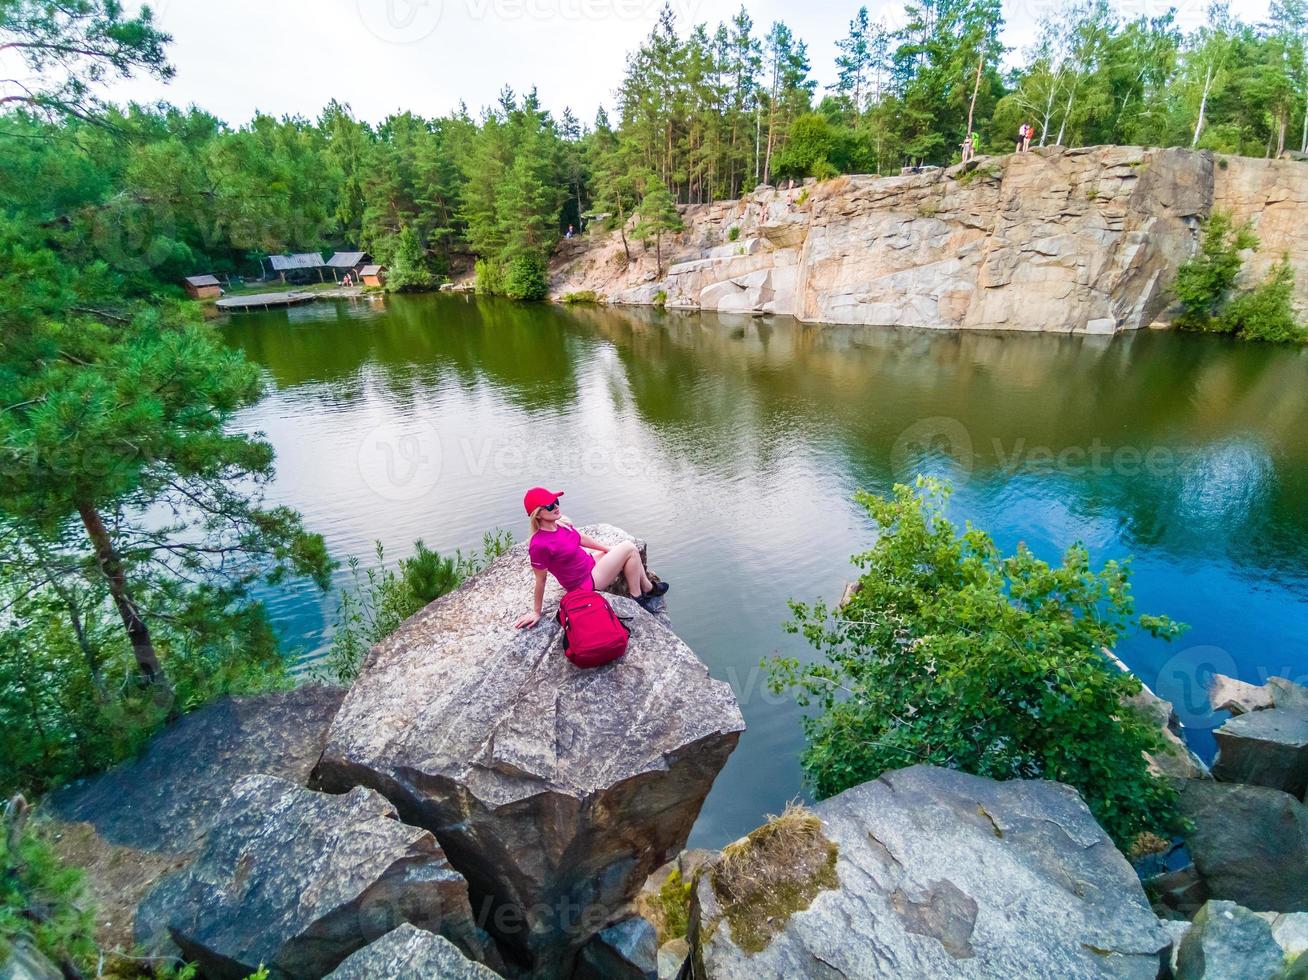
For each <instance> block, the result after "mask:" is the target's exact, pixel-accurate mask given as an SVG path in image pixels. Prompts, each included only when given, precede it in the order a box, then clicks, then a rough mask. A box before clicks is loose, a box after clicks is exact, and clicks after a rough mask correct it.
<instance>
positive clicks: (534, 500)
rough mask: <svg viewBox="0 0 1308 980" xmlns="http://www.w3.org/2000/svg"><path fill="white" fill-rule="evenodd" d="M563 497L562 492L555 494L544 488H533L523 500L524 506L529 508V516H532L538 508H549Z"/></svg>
mask: <svg viewBox="0 0 1308 980" xmlns="http://www.w3.org/2000/svg"><path fill="white" fill-rule="evenodd" d="M562 496H563V491H562V490H559V491H558V492H555V491H553V490H546V489H545V488H544V487H532V488H531V489H530V490H528V491H527V495H526V496H525V497H523V498H522V506H524V507H526V508H527V514H528V515H530V514H531V512H532V511H534V510H535V509H536V508H537V507H548V506H549V505H550V504H552V503H554V501H556V500H558V499H559V498H560V497H562Z"/></svg>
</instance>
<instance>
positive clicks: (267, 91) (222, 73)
mask: <svg viewBox="0 0 1308 980" xmlns="http://www.w3.org/2000/svg"><path fill="white" fill-rule="evenodd" d="M663 2H664V0H223V2H222V3H212V2H204V0H157V2H155V3H152V4H151V5H150V6H151V8H152V9H153V10H154V11H155V15H156V18H157V20H158V22H159V23H160V24H161V26H162V27H163V29H164V30H166V31H167V32H168V33H170V34H172V35H173V38H174V41H173V44H172V45H171V47H170V48H169V55H170V58H171V60H172V63H173V64H174V66H175V67H176V69H177V75H176V77H175V78H174V79H173V80H172V82H171V83H168V84H164V83H161V82H157V81H155V80H153V79H139V78H138V79H130V80H127V81H122V82H116V83H114V84H112V85H111V86H109V88H108V91H107V94H108V96H109V97H110V98H111V99H113V100H115V101H120V102H126V101H129V100H135V101H142V102H150V101H155V100H158V99H163V100H166V101H168V102H172V103H174V104H177V105H183V106H185V105H189V104H195V105H198V106H201V107H202V108H205V109H207V110H209V111H210V112H212V113H214V114H215V115H217V116H218V117H219V118H221V119H224V120H226V121H227V122H229V123H232V124H239V123H242V122H245V121H246V120H248V119H249V118H250V117H251V116H252V115H253V114H254V112H255V110H256V109H257V110H260V111H263V112H267V113H271V114H273V115H276V116H281V115H287V114H289V115H301V116H305V117H309V118H314V117H316V116H317V114H318V112H319V110H321V108H322V107H323V106H324V105H325V104H326V103H327V102H328V100H330V99H332V98H335V99H338V100H340V101H342V102H347V103H349V104H350V105H351V107H352V108H353V109H354V112H355V114H356V115H357V116H359V117H360V118H362V119H366V120H369V121H372V122H376V121H379V120H381V119H382V118H384V117H385V116H386V115H387V114H389V113H391V112H394V111H396V110H405V109H407V110H411V111H413V112H417V113H419V114H422V115H426V116H435V115H441V114H444V113H447V112H450V111H451V110H453V109H454V108H455V107H456V106H457V105H458V103H459V102H460V100H462V101H464V102H466V103H467V105H468V107H469V108H470V110H472V112H473V113H474V114H476V112H477V111H478V110H479V109H480V108H481V107H483V106H486V105H490V104H492V103H494V101H495V100H496V98H497V96H498V94H499V92H500V90H501V89H502V88H503V86H504V85H506V84H507V85H509V86H510V87H512V88H513V89H514V90H515V91H516V92H519V93H521V92H524V91H526V90H527V89H529V88H530V87H531V86H533V85H535V86H536V88H537V91H538V92H539V94H540V97H541V101H542V103H543V104H544V105H545V107H547V108H548V109H550V110H551V111H552V112H554V113H555V115H556V117H557V115H558V114H559V113H561V112H562V110H563V107H564V106H568V107H571V108H572V110H573V111H574V112H575V113H576V114H577V116H578V117H579V118H580V119H581V120H583V121H584V122H586V123H589V122H590V121H591V120H593V119H594V117H595V111H596V109H597V108H598V107H599V106H600V105H601V104H603V105H605V106H607V107H609V108H612V106H613V103H614V94H613V93H614V90H615V89H616V87H617V86H618V84H619V82H620V81H621V78H622V73H623V68H624V66H625V63H626V58H627V54H628V52H630V51H632V50H634V49H635V48H636V47H637V46H638V45H639V44H640V42H641V40H642V38H644V37H645V36H646V35H648V33H649V31H650V29H651V28H652V27H653V26H654V22H655V20H656V19H657V17H658V13H659V10H660V8H661V7H662V5H663ZM669 2H670V3H671V5H672V9H673V11H674V12H675V14H676V15H677V22H678V24H679V26H680V27H681V29H682V32H683V34H684V32H685V30H686V29H687V28H688V26H689V25H691V24H693V23H698V22H701V21H702V22H707V23H708V24H709V25H710V26H712V25H716V24H717V23H718V22H719V21H723V20H727V19H729V18H730V17H731V16H732V15H733V14H734V12H735V11H736V10H738V9H739V7H740V0H669ZM1110 2H1112V4H1113V6H1115V7H1116V8H1117V9H1118V10H1119V11H1120V12H1121V14H1122V15H1123V16H1124V17H1136V16H1139V15H1141V14H1145V15H1149V16H1157V15H1159V14H1161V13H1163V12H1165V11H1166V10H1167V8H1168V7H1169V6H1176V7H1177V9H1178V15H1177V19H1178V23H1179V24H1180V25H1181V26H1182V27H1183V28H1184V29H1185V30H1187V31H1188V30H1192V29H1194V28H1195V27H1197V26H1199V25H1200V23H1201V22H1202V20H1203V10H1204V8H1205V7H1206V5H1207V0H1172V2H1171V3H1169V2H1167V0H1110ZM127 6H128V8H129V9H132V7H133V6H134V5H133V4H130V3H129V4H127ZM135 6H139V4H136V5H135ZM745 6H746V8H747V9H748V10H749V13H750V16H751V17H753V19H754V22H755V24H756V25H757V28H756V29H757V32H758V33H760V34H761V33H763V32H764V31H766V28H767V25H769V24H771V23H772V21H774V20H778V19H779V20H784V21H785V22H786V23H787V24H788V25H789V26H790V27H791V29H792V30H793V31H794V32H795V33H796V34H797V35H798V36H799V37H800V38H801V39H803V40H804V41H806V42H807V43H808V50H809V60H810V62H811V63H812V66H813V74H814V77H816V78H817V79H818V81H819V84H820V87H822V86H825V85H827V84H828V83H830V82H832V81H833V80H834V77H835V68H834V59H835V56H836V47H835V42H836V40H837V39H839V38H840V37H842V36H844V34H845V33H846V31H847V29H848V25H849V21H850V19H851V18H852V17H853V16H854V14H855V12H856V11H857V9H858V6H859V3H858V2H857V0H847V2H839V3H834V2H830V0H807V2H801V3H794V2H793V0H792V2H784V0H748V2H746V4H745ZM867 6H868V9H869V13H870V15H871V17H872V18H873V19H874V20H875V19H878V18H881V19H883V20H884V21H885V22H886V23H887V24H889V25H894V24H897V23H899V22H902V17H903V13H902V11H903V2H902V0H872V2H869V3H868V4H867ZM1058 6H1059V2H1058V0H1004V5H1003V8H1004V19H1005V22H1006V27H1005V30H1004V34H1003V39H1004V42H1005V44H1006V45H1008V46H1009V47H1011V48H1013V49H1014V50H1015V51H1021V50H1022V49H1023V48H1025V47H1026V46H1027V45H1029V44H1031V42H1032V41H1033V40H1034V38H1035V33H1036V24H1037V23H1038V21H1039V20H1040V18H1041V17H1042V16H1044V15H1045V14H1047V13H1049V12H1053V11H1055V10H1056V9H1057V7H1058ZM1231 6H1232V8H1233V10H1235V11H1238V12H1239V14H1240V15H1241V16H1242V17H1243V18H1245V19H1246V20H1250V21H1257V20H1259V19H1261V18H1262V17H1263V16H1265V14H1266V11H1267V0H1237V2H1234V3H1232V4H1231Z"/></svg>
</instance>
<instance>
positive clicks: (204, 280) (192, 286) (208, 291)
mask: <svg viewBox="0 0 1308 980" xmlns="http://www.w3.org/2000/svg"><path fill="white" fill-rule="evenodd" d="M182 285H184V286H185V287H186V295H187V296H189V297H191V299H217V298H218V297H219V296H221V295H222V294H223V287H222V283H220V282H219V281H218V280H217V279H216V278H215V277H214V276H187V277H186V278H185V279H183V280H182Z"/></svg>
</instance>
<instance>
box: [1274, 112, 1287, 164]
mask: <svg viewBox="0 0 1308 980" xmlns="http://www.w3.org/2000/svg"><path fill="white" fill-rule="evenodd" d="M1289 125H1290V114H1289V113H1288V112H1286V111H1285V109H1282V110H1281V111H1280V112H1279V113H1278V114H1277V120H1276V156H1277V158H1278V159H1279V158H1280V156H1281V154H1282V153H1284V152H1285V130H1286V128H1287V127H1288V126H1289Z"/></svg>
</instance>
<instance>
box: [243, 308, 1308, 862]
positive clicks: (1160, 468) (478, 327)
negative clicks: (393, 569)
mask: <svg viewBox="0 0 1308 980" xmlns="http://www.w3.org/2000/svg"><path fill="white" fill-rule="evenodd" d="M222 329H223V331H224V334H225V336H226V338H227V339H228V341H229V342H230V343H231V344H233V345H235V346H239V347H241V348H242V349H244V350H245V351H246V353H247V354H248V355H249V357H250V358H251V359H252V360H254V361H255V362H256V363H258V364H260V365H262V367H263V368H264V370H265V371H266V372H267V377H268V382H269V388H268V395H267V397H266V398H265V399H264V400H263V401H262V402H261V403H260V404H259V405H258V406H256V407H255V408H253V409H252V410H250V411H249V412H247V413H246V414H245V415H244V416H243V417H242V419H241V423H240V424H241V425H242V426H243V427H245V428H248V429H250V430H259V431H262V432H264V433H266V435H267V437H268V439H269V440H270V441H271V442H272V444H273V445H274V447H275V448H276V450H277V454H278V476H277V479H276V481H275V484H274V485H273V487H272V488H271V496H272V498H273V499H274V500H276V501H277V502H284V503H287V504H290V505H292V506H294V507H296V508H298V509H299V510H300V511H301V512H302V513H303V514H304V516H305V519H306V521H307V522H308V524H309V525H310V526H311V527H313V528H314V529H315V530H318V531H321V532H322V533H323V534H324V535H325V536H326V538H327V542H328V546H329V548H330V549H331V552H332V554H333V555H334V556H335V557H337V558H341V559H344V558H345V557H347V556H350V555H357V556H359V557H360V558H361V559H362V560H363V561H364V563H365V565H366V564H367V563H369V562H371V561H372V560H373V547H374V545H373V543H374V541H376V540H380V541H382V542H383V544H384V545H385V548H386V551H387V554H388V556H393V557H401V556H403V555H406V554H408V553H409V551H410V550H411V547H412V542H413V541H414V539H415V538H418V537H421V538H423V539H424V540H425V541H426V543H427V544H428V545H430V546H432V547H434V548H437V549H440V550H446V549H449V550H452V549H454V548H456V547H462V548H465V549H467V548H468V547H470V546H474V545H476V544H478V543H479V541H480V538H481V535H482V533H483V532H484V531H485V530H487V529H490V528H493V527H505V528H509V529H511V530H513V531H514V532H515V534H516V535H517V536H518V537H519V539H521V538H522V537H524V536H525V533H526V527H525V521H524V519H523V515H522V510H521V499H522V491H523V489H525V488H526V487H527V486H531V485H535V484H544V485H546V486H549V487H551V488H554V489H563V490H565V491H566V497H565V505H566V506H565V508H564V510H565V512H566V513H567V514H568V516H569V517H571V518H572V519H574V520H576V521H578V522H594V521H607V522H609V523H613V524H617V525H619V526H621V527H623V528H625V529H627V530H629V531H631V532H632V533H635V534H637V535H639V536H641V537H644V538H646V539H647V540H648V542H649V557H650V565H651V567H652V568H653V569H654V570H655V571H656V572H658V573H659V574H660V575H661V576H663V577H664V578H666V579H668V580H669V581H671V582H672V583H673V590H672V592H671V593H670V595H669V611H670V614H671V617H672V622H673V625H674V626H675V627H676V629H677V631H678V632H679V633H680V635H681V636H682V637H683V638H684V639H685V640H686V642H687V643H689V644H690V646H691V647H692V648H693V649H694V650H695V651H696V653H698V654H699V656H700V657H701V658H702V659H703V660H704V661H705V663H707V664H708V666H709V669H710V670H711V672H712V673H713V675H714V676H716V677H719V678H722V679H724V680H727V681H729V682H730V683H732V684H733V686H734V687H735V689H736V693H737V697H738V698H739V699H740V701H741V706H742V709H743V711H744V714H745V720H746V722H747V724H748V726H749V730H748V731H747V732H746V734H745V735H744V736H743V738H742V739H741V742H740V746H739V748H738V749H737V751H736V753H735V755H734V756H733V757H732V759H731V761H730V763H729V764H728V765H727V768H726V769H725V770H724V771H723V773H722V775H721V777H720V778H719V779H718V782H717V784H716V786H715V787H714V790H713V793H712V794H711V796H710V797H709V799H708V801H707V803H706V804H705V807H704V811H703V814H702V816H701V818H700V821H699V824H698V825H697V827H696V829H695V833H694V836H693V838H692V843H694V844H696V845H716V844H721V843H723V842H725V841H728V840H730V839H732V838H734V837H736V836H738V835H740V834H741V833H743V832H745V831H747V830H749V829H751V828H752V827H754V826H756V825H757V824H758V822H759V821H760V818H761V817H762V816H763V814H765V813H768V812H772V813H775V812H779V810H780V808H781V807H783V806H784V805H785V803H786V801H787V800H788V799H790V798H793V797H796V796H800V795H802V794H803V787H802V780H801V773H800V770H799V765H798V761H797V754H798V751H799V749H800V747H801V734H800V729H799V711H798V709H797V708H796V707H795V706H794V705H793V704H792V703H791V702H790V701H789V700H788V699H786V698H784V697H778V696H773V695H771V694H769V693H768V692H767V691H766V688H765V686H764V683H763V680H764V674H763V672H762V671H761V670H760V669H759V666H758V664H759V661H760V660H761V659H762V658H764V657H766V656H769V655H770V654H773V653H778V652H780V653H785V654H788V655H797V656H801V657H802V656H806V655H807V649H806V647H805V646H804V644H803V642H802V640H799V639H797V638H795V637H792V636H790V635H788V634H786V633H785V632H784V631H783V629H782V623H783V622H784V620H785V619H786V616H787V607H786V601H787V599H789V598H792V597H794V598H801V599H810V598H815V597H819V596H821V597H826V598H828V599H834V598H836V597H838V596H839V594H840V591H841V589H842V587H843V585H844V584H845V582H846V581H848V580H849V579H850V578H851V577H852V570H851V568H850V566H849V562H848V558H849V555H851V554H852V553H854V552H855V551H857V550H861V549H862V548H864V547H865V546H866V545H867V544H868V543H869V541H870V540H871V536H872V529H871V527H870V526H869V524H868V522H867V520H866V518H865V517H864V516H863V515H862V514H861V513H860V511H859V508H858V507H857V506H856V505H855V504H854V503H853V502H852V500H851V497H852V495H853V493H854V491H855V490H856V489H867V490H872V491H879V492H885V491H887V490H888V489H889V488H890V486H891V485H892V484H893V483H894V482H896V481H901V482H902V481H907V480H911V479H912V477H913V475H914V474H916V473H917V472H929V473H934V474H937V475H940V476H943V477H946V478H948V479H950V480H951V481H952V482H953V483H954V484H955V487H956V493H955V495H954V498H953V500H952V502H951V513H952V514H953V516H954V517H956V518H957V519H958V520H959V521H962V520H971V521H973V522H974V523H976V524H978V525H979V526H981V527H984V528H986V529H988V530H989V531H990V532H991V533H992V534H993V535H994V536H995V538H996V540H997V541H998V542H999V544H1000V545H1001V547H1004V548H1011V547H1012V546H1014V545H1015V544H1016V543H1017V542H1018V541H1025V542H1026V543H1027V544H1028V545H1030V546H1031V547H1032V548H1033V549H1034V550H1035V551H1036V552H1037V553H1038V554H1040V555H1041V556H1042V557H1045V558H1049V559H1054V558H1056V557H1057V555H1058V553H1059V552H1060V551H1061V549H1063V548H1065V547H1066V546H1067V545H1069V544H1071V543H1072V542H1074V541H1077V540H1080V541H1083V542H1084V543H1085V544H1086V545H1088V546H1089V548H1090V549H1091V553H1092V556H1093V558H1094V560H1095V561H1096V562H1102V561H1104V560H1106V559H1108V558H1122V557H1124V556H1127V555H1133V556H1134V558H1135V563H1134V569H1135V577H1134V581H1135V592H1136V596H1137V599H1138V605H1139V608H1140V609H1141V610H1143V611H1146V612H1153V613H1167V614H1169V615H1171V616H1173V617H1174V618H1176V619H1179V620H1182V621H1184V622H1186V623H1189V624H1190V626H1191V629H1190V631H1189V632H1188V633H1187V634H1186V635H1185V636H1184V637H1183V638H1182V639H1181V640H1179V641H1177V642H1175V643H1173V644H1171V645H1167V644H1163V643H1160V642H1157V641H1153V640H1150V639H1148V638H1147V637H1143V636H1137V637H1132V638H1131V639H1130V640H1128V641H1127V642H1126V643H1125V644H1124V645H1123V647H1122V648H1121V649H1120V650H1119V651H1118V652H1119V653H1120V655H1121V656H1122V657H1123V659H1125V660H1126V661H1127V662H1128V663H1129V664H1130V665H1131V667H1132V668H1133V669H1134V670H1136V671H1137V672H1138V673H1139V674H1140V675H1141V677H1142V678H1143V679H1144V680H1145V681H1146V682H1147V683H1149V684H1150V685H1151V686H1154V687H1155V688H1157V689H1159V690H1160V692H1161V693H1163V694H1164V695H1165V696H1167V697H1170V698H1172V699H1173V700H1175V701H1176V702H1177V705H1178V709H1179V710H1180V711H1181V713H1182V715H1183V717H1184V718H1185V720H1186V721H1187V722H1188V723H1189V724H1190V725H1191V726H1192V727H1191V738H1192V741H1193V743H1194V744H1195V745H1196V746H1197V747H1198V748H1199V750H1200V751H1201V752H1210V751H1211V744H1212V742H1211V734H1210V729H1211V727H1212V726H1213V724H1214V723H1215V719H1213V718H1212V716H1211V715H1209V714H1208V713H1207V711H1206V708H1205V704H1204V700H1203V697H1202V685H1203V682H1204V680H1205V678H1206V677H1207V675H1208V674H1209V673H1211V671H1212V670H1214V669H1215V670H1218V671H1220V672H1222V673H1228V674H1238V675H1239V676H1241V677H1243V678H1245V679H1246V680H1250V681H1261V680H1263V679H1264V678H1265V677H1266V676H1269V675H1272V674H1280V675H1285V676H1290V677H1295V678H1299V679H1301V680H1302V679H1304V678H1305V675H1308V638H1305V625H1308V438H1306V433H1308V352H1304V351H1301V350H1294V349H1286V348H1272V347H1258V346H1251V345H1242V344H1238V343H1233V342H1230V341H1227V340H1225V339H1222V338H1213V337H1198V336H1188V335H1177V334H1169V333H1152V332H1150V333H1140V334H1135V335H1126V336H1122V337H1118V338H1090V337H1076V338H1073V337H1061V336H1043V335H1041V336H1029V335H1013V334H1010V335H993V334H990V335H979V334H953V333H937V332H932V331H920V330H905V329H891V328H864V327H858V328H847V327H830V326H806V325H802V324H799V323H796V322H794V321H792V320H789V319H784V318H783V319H773V318H766V319H751V318H747V317H740V318H736V317H729V316H711V315H698V314H675V313H662V312H658V311H653V310H622V309H607V308H561V307H554V306H546V305H515V304H511V303H508V302H500V301H491V300H479V299H474V298H471V297H462V296H420V297H411V298H410V297H390V298H387V299H385V300H374V301H360V302H355V303H338V304H330V303H328V304H316V305H312V306H307V307H300V308H296V309H292V310H288V311H280V312H268V313H258V314H248V315H243V316H238V317H234V318H232V319H230V320H228V321H225V325H224V326H223V327H222ZM342 580H343V579H342ZM268 601H269V605H270V608H271V610H272V612H273V614H274V617H275V619H276V622H277V624H278V627H279V629H280V630H281V631H282V634H283V636H284V637H285V639H286V641H287V643H288V645H289V646H291V647H293V648H294V649H295V650H296V651H297V652H296V656H297V657H298V658H300V659H301V660H303V661H305V662H309V661H312V660H313V659H314V658H315V657H318V656H321V654H322V652H323V651H324V649H325V646H326V645H327V644H328V643H329V641H330V621H331V617H332V613H333V608H334V600H333V599H332V597H331V596H323V595H321V594H320V593H317V592H316V591H315V590H314V589H312V588H311V587H309V586H306V585H303V584H300V585H293V586H289V587H286V588H283V589H280V590H279V591H277V592H276V593H274V594H272V595H270V596H269V597H268ZM529 605H530V596H529V595H525V594H524V596H523V609H524V611H525V610H526V609H527V608H529Z"/></svg>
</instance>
